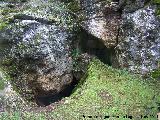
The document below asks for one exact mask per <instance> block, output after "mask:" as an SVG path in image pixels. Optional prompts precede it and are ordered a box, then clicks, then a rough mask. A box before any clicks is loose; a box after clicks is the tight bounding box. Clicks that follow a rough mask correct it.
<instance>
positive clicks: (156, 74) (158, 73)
mask: <svg viewBox="0 0 160 120" xmlns="http://www.w3.org/2000/svg"><path fill="white" fill-rule="evenodd" d="M151 76H152V77H153V78H154V79H160V61H159V62H158V69H157V70H154V71H153V72H152V73H151Z"/></svg>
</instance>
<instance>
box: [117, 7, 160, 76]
mask: <svg viewBox="0 0 160 120" xmlns="http://www.w3.org/2000/svg"><path fill="white" fill-rule="evenodd" d="M155 11H156V6H146V7H144V8H141V9H139V10H137V11H135V12H133V13H123V14H122V25H121V30H120V36H119V41H120V43H119V45H118V46H117V51H118V52H119V54H118V56H119V58H118V60H119V63H120V66H121V67H122V68H124V67H126V68H128V69H129V70H130V71H132V72H134V73H140V74H143V75H145V74H147V73H149V72H150V71H152V70H154V69H157V68H158V60H159V59H160V21H159V19H158V17H156V13H155Z"/></svg>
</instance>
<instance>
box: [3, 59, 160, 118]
mask: <svg viewBox="0 0 160 120" xmlns="http://www.w3.org/2000/svg"><path fill="white" fill-rule="evenodd" d="M159 86H160V81H156V80H154V79H153V80H152V81H147V80H143V79H141V77H139V76H134V75H131V74H129V73H128V72H127V71H125V70H117V69H113V68H112V67H109V66H106V65H104V64H103V63H102V62H100V61H99V60H97V59H94V60H93V61H92V62H91V63H90V65H89V68H88V72H87V74H86V76H84V78H83V79H82V80H81V81H80V83H79V85H77V87H76V89H75V90H74V91H73V93H72V95H71V96H70V97H66V98H65V99H64V103H63V104H60V105H58V106H54V110H53V111H51V112H46V113H45V112H42V113H38V114H37V115H36V116H43V117H41V119H42V120H47V119H50V120H52V119H55V120H62V119H64V120H91V119H92V120H104V119H107V120H116V119H118V120H129V119H131V118H132V119H133V120H157V116H156V114H157V112H158V104H160V88H159ZM28 115H29V116H32V117H31V118H34V119H35V120H39V119H40V118H39V117H38V118H36V117H35V115H33V114H32V113H25V114H24V115H22V116H23V118H24V120H25V118H26V120H27V119H28ZM126 115H128V116H130V117H129V118H124V117H126ZM141 115H142V116H143V117H146V116H147V117H148V118H141V117H142V116H141ZM13 116H14V115H13ZM6 117H8V116H6ZM9 117H11V116H9ZM108 117H109V118H108ZM20 118H21V115H20V116H19V119H20Z"/></svg>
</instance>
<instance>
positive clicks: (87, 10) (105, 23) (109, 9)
mask: <svg viewBox="0 0 160 120" xmlns="http://www.w3.org/2000/svg"><path fill="white" fill-rule="evenodd" d="M80 1H81V9H82V11H80V12H82V13H83V14H84V16H85V17H84V21H82V26H83V27H84V29H86V30H87V31H88V32H89V33H90V34H92V35H93V36H95V37H97V38H99V39H100V40H102V42H103V43H104V44H105V46H106V47H107V48H110V47H114V46H116V45H117V36H118V29H119V22H120V12H118V9H117V8H118V3H117V2H109V1H98V0H80Z"/></svg>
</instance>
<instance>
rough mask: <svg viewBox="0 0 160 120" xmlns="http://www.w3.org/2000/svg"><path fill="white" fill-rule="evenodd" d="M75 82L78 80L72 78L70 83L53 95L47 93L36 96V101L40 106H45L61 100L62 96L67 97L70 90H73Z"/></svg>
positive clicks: (70, 92)
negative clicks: (43, 95) (42, 95)
mask: <svg viewBox="0 0 160 120" xmlns="http://www.w3.org/2000/svg"><path fill="white" fill-rule="evenodd" d="M77 84H78V80H76V78H73V82H72V83H71V84H70V85H68V86H66V88H65V89H64V90H63V91H61V92H60V93H57V94H54V95H48V96H45V97H36V103H37V105H38V106H40V107H45V106H48V105H50V104H52V103H55V102H58V101H61V100H62V99H63V98H65V97H69V96H70V95H71V94H72V91H73V90H74V88H75V86H76V85H77Z"/></svg>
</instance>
